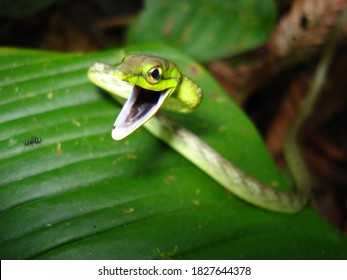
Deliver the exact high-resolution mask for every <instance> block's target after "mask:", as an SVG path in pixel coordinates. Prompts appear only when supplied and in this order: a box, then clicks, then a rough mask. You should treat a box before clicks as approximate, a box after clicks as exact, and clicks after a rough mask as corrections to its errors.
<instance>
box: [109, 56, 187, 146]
mask: <svg viewBox="0 0 347 280" xmlns="http://www.w3.org/2000/svg"><path fill="white" fill-rule="evenodd" d="M176 69H177V67H176V65H175V64H173V63H171V62H168V61H167V60H165V59H162V58H160V57H156V56H151V55H134V54H133V55H128V56H126V57H125V58H124V59H123V60H122V62H121V63H120V64H119V65H118V66H117V67H115V69H114V71H113V75H114V76H115V77H117V78H118V79H120V80H122V81H125V82H127V83H129V84H131V85H133V90H132V93H131V95H130V97H129V98H128V100H127V101H126V103H125V104H124V106H123V108H122V110H121V112H120V113H119V115H118V117H117V119H116V121H115V123H114V126H113V130H112V138H113V139H115V140H121V139H123V138H125V137H126V136H128V135H129V134H131V133H132V132H133V131H135V130H136V129H137V128H139V127H140V126H142V125H143V124H145V123H146V122H147V121H148V120H150V119H151V118H152V117H153V116H154V115H155V114H156V113H157V112H158V110H159V109H160V108H161V107H162V106H163V104H164V102H165V100H166V99H167V98H168V97H169V96H170V95H171V94H172V92H174V91H175V89H176V87H177V85H178V84H179V83H180V80H181V73H180V72H179V71H178V70H176ZM175 71H176V72H177V71H178V72H177V73H178V74H179V75H172V73H176V72H175Z"/></svg>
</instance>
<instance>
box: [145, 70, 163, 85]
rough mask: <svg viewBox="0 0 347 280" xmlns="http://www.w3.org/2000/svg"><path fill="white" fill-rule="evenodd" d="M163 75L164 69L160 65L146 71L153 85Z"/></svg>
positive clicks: (147, 79) (148, 79)
mask: <svg viewBox="0 0 347 280" xmlns="http://www.w3.org/2000/svg"><path fill="white" fill-rule="evenodd" d="M161 75H162V69H161V67H159V66H155V67H153V68H151V69H149V70H148V71H147V73H146V81H147V82H148V83H150V84H151V85H154V84H156V83H158V82H159V80H160V79H161Z"/></svg>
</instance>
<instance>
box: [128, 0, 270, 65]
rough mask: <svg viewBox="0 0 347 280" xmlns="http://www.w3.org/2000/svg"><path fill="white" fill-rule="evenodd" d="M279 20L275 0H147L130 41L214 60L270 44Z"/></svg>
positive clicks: (133, 28) (198, 58)
mask: <svg viewBox="0 0 347 280" xmlns="http://www.w3.org/2000/svg"><path fill="white" fill-rule="evenodd" d="M275 17H276V10H275V5H274V3H273V1H272V0H227V1H225V0H223V1H220V0H214V1H210V0H193V1H187V0H164V1H155V0H147V1H146V2H145V9H144V10H143V12H142V14H141V15H140V16H139V18H138V19H137V20H136V21H135V22H134V24H133V25H132V26H131V27H130V29H129V30H128V33H127V41H128V43H130V44H137V43H152V42H165V43H167V44H170V45H171V46H174V47H176V48H178V49H180V50H182V51H183V52H185V53H187V54H189V55H190V56H191V57H193V58H195V59H196V60H198V61H211V60H214V59H217V58H221V57H226V56H230V55H235V54H238V53H241V52H244V51H247V50H250V49H254V48H256V47H258V46H260V45H262V44H264V43H265V42H267V39H268V37H269V35H270V33H271V31H272V27H273V24H274V21H275Z"/></svg>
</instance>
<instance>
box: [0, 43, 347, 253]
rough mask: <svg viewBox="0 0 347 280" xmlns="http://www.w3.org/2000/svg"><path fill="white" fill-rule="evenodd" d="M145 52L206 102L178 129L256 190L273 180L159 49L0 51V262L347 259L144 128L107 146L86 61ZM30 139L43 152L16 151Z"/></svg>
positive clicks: (259, 147)
mask: <svg viewBox="0 0 347 280" xmlns="http://www.w3.org/2000/svg"><path fill="white" fill-rule="evenodd" d="M129 52H146V53H153V54H157V55H160V56H164V57H166V58H168V59H171V60H173V61H175V62H177V63H178V65H179V66H180V68H181V69H182V71H183V72H184V73H186V74H187V75H188V76H190V77H191V78H192V79H194V80H195V81H196V82H197V83H199V84H200V86H201V87H202V88H203V90H204V92H205V98H204V101H203V104H202V105H201V107H200V108H199V109H198V110H197V111H196V112H194V113H193V114H191V115H184V116H183V115H175V114H172V118H175V119H176V120H177V121H179V122H181V123H183V124H184V125H185V126H187V127H188V128H189V129H191V130H192V131H194V132H195V133H196V134H198V135H199V136H200V137H201V138H203V139H204V140H205V141H206V142H208V143H209V144H210V145H211V146H213V147H215V148H216V149H217V150H218V151H219V152H221V153H222V154H224V155H225V156H226V157H227V158H228V159H229V160H231V161H233V162H234V163H235V164H237V165H238V166H239V167H241V168H242V169H244V170H245V171H247V172H249V173H250V174H252V175H253V176H256V177H257V178H259V179H260V180H262V181H264V182H265V183H272V184H274V185H276V184H282V183H283V180H282V177H281V175H280V174H279V173H278V171H277V170H276V168H275V166H274V164H273V162H272V160H271V158H270V157H269V155H268V154H267V152H266V150H265V148H264V145H263V144H262V141H261V139H260V138H259V135H258V134H257V132H256V130H255V129H254V127H253V126H252V124H251V123H250V122H249V121H248V119H247V118H246V117H245V116H244V114H243V113H242V112H241V111H240V110H239V109H238V108H237V106H236V105H235V104H234V103H233V102H232V101H231V100H230V99H229V98H228V97H227V96H226V94H225V93H224V92H223V91H222V90H221V88H220V87H219V86H218V84H217V83H216V82H215V81H214V80H213V79H212V78H211V76H210V75H209V74H208V73H207V72H206V71H205V70H204V69H203V68H202V67H201V66H200V65H198V64H196V63H194V62H193V61H192V60H190V59H189V58H187V57H185V56H183V55H181V54H180V53H178V52H176V51H174V50H172V49H169V48H166V47H164V46H162V45H159V46H155V45H152V46H143V47H136V48H132V49H126V50H125V51H124V50H116V51H108V52H101V53H95V54H88V55H76V54H57V53H49V52H41V51H29V50H16V49H6V48H3V49H1V50H0V131H1V135H0V158H1V161H0V257H1V258H2V259H25V258H38V259H57V258H58V259H156V258H180V259H192V258H197V259H218V258H237V259H239V258H245V259H257V258H260V259H261V258H267V259H268V258H271V259H277V258H281V259H282V258H285V259H287V258H294V259H297V258H300V259H301V258H324V259H326V258H329V259H330V258H346V257H347V239H346V238H345V237H344V236H343V235H342V234H341V233H339V232H337V231H336V230H334V229H332V228H331V227H330V226H329V225H328V224H326V223H325V222H324V221H322V220H321V219H320V218H319V217H318V216H317V215H316V213H315V212H314V211H313V210H312V209H310V208H307V209H304V210H303V211H301V212H300V213H298V214H293V215H288V214H278V213H272V212H269V211H266V210H263V209H260V208H257V207H253V206H252V205H250V204H247V203H245V202H243V201H241V200H240V199H238V198H236V197H234V196H233V195H232V194H229V193H227V192H226V191H225V190H224V189H223V188H221V187H220V186H219V185H218V184H217V183H215V182H214V181H213V180H212V179H210V178H209V177H208V176H207V175H205V174H204V173H202V172H201V171H200V170H198V169H197V168H196V167H194V166H193V165H192V164H191V163H190V162H188V161H187V160H185V159H184V158H182V157H181V156H180V155H178V154H177V153H175V152H174V151H173V150H172V149H170V148H169V147H168V146H166V145H165V144H163V143H162V142H160V141H158V140H157V139H155V138H154V137H153V136H151V135H150V134H149V133H148V132H147V131H146V130H145V129H144V128H142V129H140V130H139V131H137V132H135V133H134V134H133V135H131V136H130V137H129V138H127V139H126V140H124V141H121V142H115V141H113V140H112V139H111V135H110V133H111V127H112V125H113V122H114V118H115V116H116V115H117V113H118V112H119V106H118V105H117V104H116V103H115V102H114V101H113V100H112V99H111V98H109V97H108V95H107V94H106V93H105V92H103V91H102V90H100V89H98V88H97V87H96V86H94V85H93V84H91V83H90V82H88V80H87V78H86V71H87V69H88V67H89V66H90V65H91V64H92V63H93V62H94V61H96V60H99V61H104V62H116V61H119V60H120V59H121V58H122V57H123V55H124V53H129ZM32 137H40V138H41V139H42V142H41V143H38V144H35V143H34V144H32V145H27V146H26V145H25V144H24V142H25V141H27V140H30V139H31V138H32Z"/></svg>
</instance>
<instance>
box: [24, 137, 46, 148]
mask: <svg viewBox="0 0 347 280" xmlns="http://www.w3.org/2000/svg"><path fill="white" fill-rule="evenodd" d="M41 141H42V139H41V138H40V137H31V139H30V140H27V141H25V142H24V145H25V146H31V145H34V144H39V143H41Z"/></svg>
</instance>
